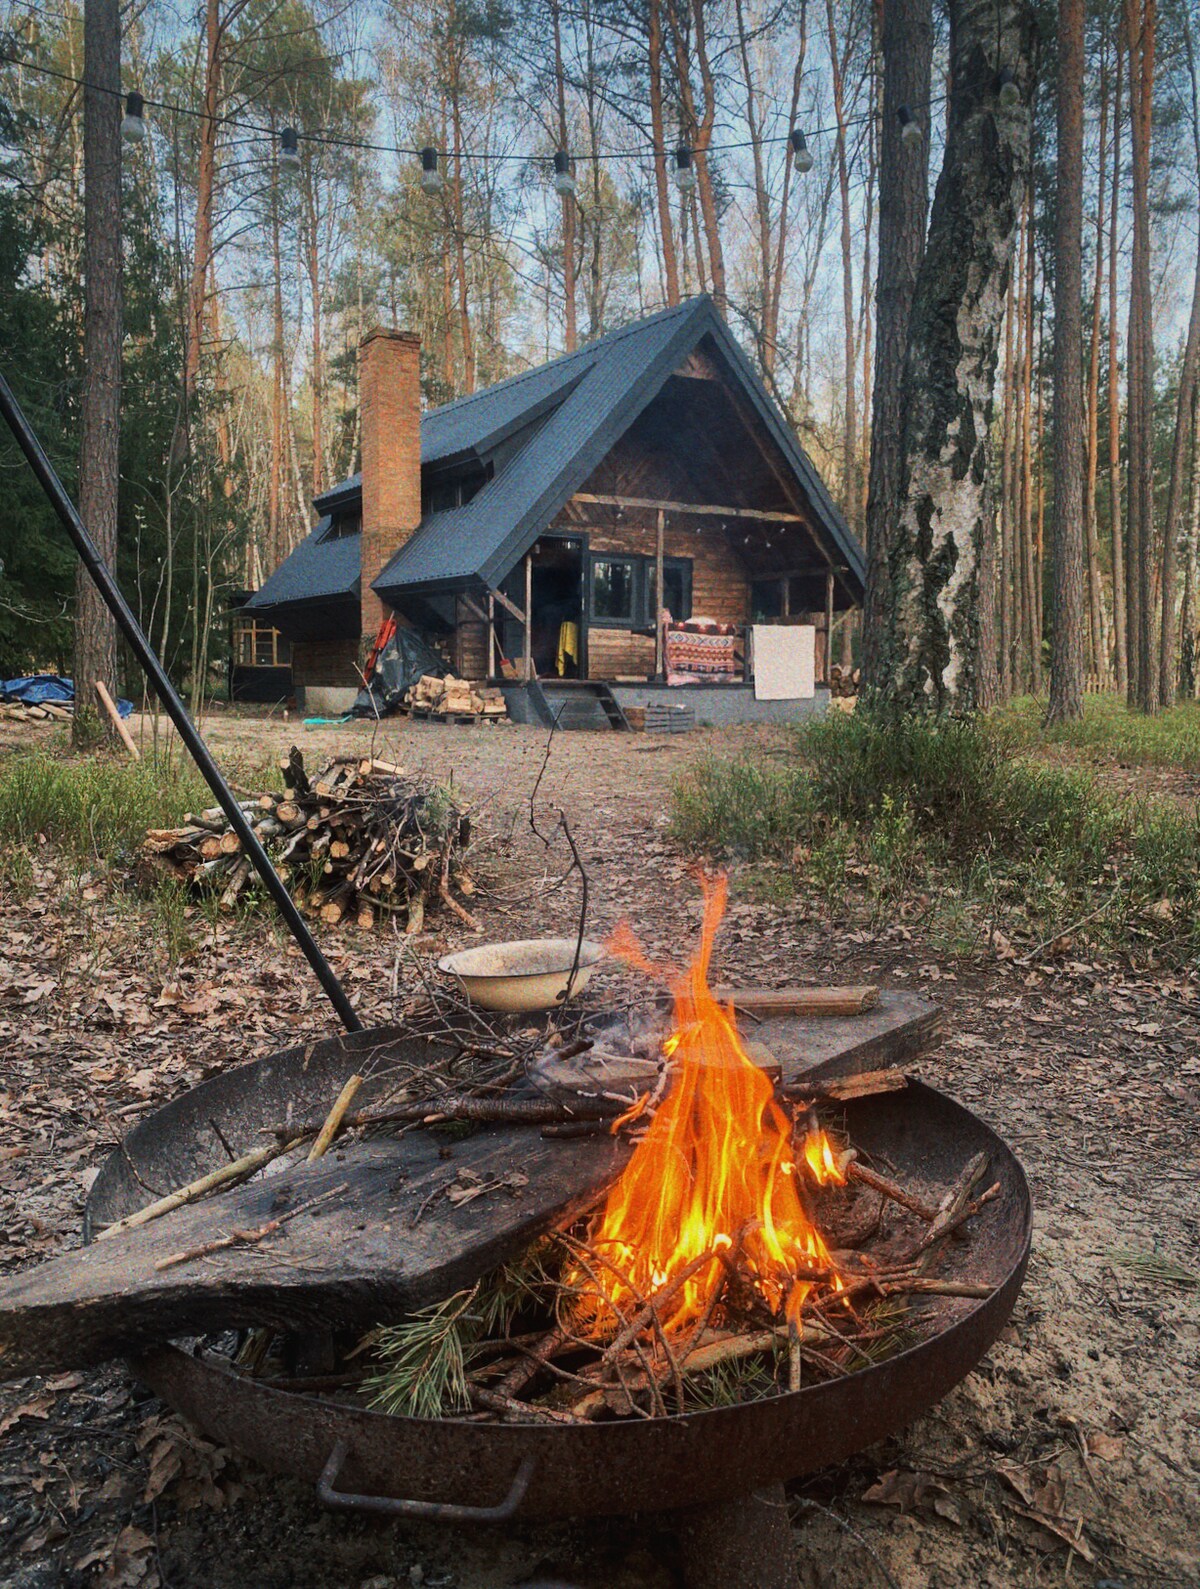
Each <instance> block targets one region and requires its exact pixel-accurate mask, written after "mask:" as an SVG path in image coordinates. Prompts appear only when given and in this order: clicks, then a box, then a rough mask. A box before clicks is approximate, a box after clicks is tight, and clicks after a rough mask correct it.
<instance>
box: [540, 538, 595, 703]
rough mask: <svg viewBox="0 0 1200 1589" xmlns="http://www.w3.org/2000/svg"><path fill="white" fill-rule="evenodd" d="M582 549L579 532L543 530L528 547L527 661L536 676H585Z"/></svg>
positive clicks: (584, 551)
mask: <svg viewBox="0 0 1200 1589" xmlns="http://www.w3.org/2000/svg"><path fill="white" fill-rule="evenodd" d="M585 553H586V546H585V544H584V537H583V536H581V535H543V536H542V538H541V539H540V540H539V541H538V542H537V544H536V545H535V546H534V548H533V569H532V573H533V579H532V589H533V602H532V611H533V665H534V668H535V669H536V670H537V676H538V678H540V679H584V678H586V677H587V610H586V607H585V605H584V567H585V563H586V558H585Z"/></svg>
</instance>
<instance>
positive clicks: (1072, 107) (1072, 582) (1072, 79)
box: [1046, 0, 1084, 723]
mask: <svg viewBox="0 0 1200 1589" xmlns="http://www.w3.org/2000/svg"><path fill="white" fill-rule="evenodd" d="M1083 6H1084V0H1058V202H1057V205H1056V210H1055V237H1054V630H1053V633H1052V635H1051V653H1050V705H1049V707H1048V709H1047V712H1046V721H1047V722H1048V723H1062V722H1066V721H1067V720H1068V719H1070V718H1076V717H1082V716H1083V683H1084V655H1083V639H1084V630H1083V533H1084V532H1083V450H1084V429H1083V327H1082V325H1081V323H1080V308H1081V305H1082V302H1083Z"/></svg>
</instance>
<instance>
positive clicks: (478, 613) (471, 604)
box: [458, 595, 488, 623]
mask: <svg viewBox="0 0 1200 1589" xmlns="http://www.w3.org/2000/svg"><path fill="white" fill-rule="evenodd" d="M458 599H459V601H461V602H462V604H463V606H464V607H465V608H466V609H467V611H468V612H469V613H473V614H474V615H475V617H476V618H478V619H479V621H480V623H487V621H488V615H487V613H486V612H484V610H483V608H482V607H481V606H480V605H479V603H478V602H477V601H475V599H474V598H473V597H471V596H463V595H460V596H459V598H458Z"/></svg>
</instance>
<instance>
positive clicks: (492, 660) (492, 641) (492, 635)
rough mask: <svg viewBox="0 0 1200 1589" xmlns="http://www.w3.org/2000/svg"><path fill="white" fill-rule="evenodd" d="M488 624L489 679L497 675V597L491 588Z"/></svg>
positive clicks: (489, 592)
mask: <svg viewBox="0 0 1200 1589" xmlns="http://www.w3.org/2000/svg"><path fill="white" fill-rule="evenodd" d="M487 626H488V659H487V670H488V674H487V676H488V678H489V679H494V678H495V677H496V598H495V597H494V596H493V595H492V593H491V591H490V590H489V591H488V610H487Z"/></svg>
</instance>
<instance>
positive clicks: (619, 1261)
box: [575, 878, 845, 1334]
mask: <svg viewBox="0 0 1200 1589" xmlns="http://www.w3.org/2000/svg"><path fill="white" fill-rule="evenodd" d="M725 897H726V884H725V881H724V879H723V878H722V879H720V880H719V881H718V882H716V883H714V884H712V885H709V886H707V887H706V891H705V912H704V921H703V927H702V933H701V943H700V949H699V952H698V954H697V955H696V958H695V960H694V961H693V963H692V965H691V967H690V968H689V970H688V971H687V972H686V974H685V975H683V976H682V977H679V978H678V979H677V980H676V985H675V989H674V993H675V1012H674V1013H675V1021H674V1030H673V1031H672V1033H671V1035H670V1036H669V1037H668V1038H667V1040H666V1042H665V1043H664V1045H663V1052H664V1055H665V1057H666V1058H667V1060H668V1062H669V1064H670V1067H671V1070H672V1071H673V1079H672V1083H671V1086H670V1088H669V1091H668V1092H667V1095H666V1098H665V1099H664V1101H663V1102H662V1104H661V1105H660V1106H659V1107H658V1109H657V1111H656V1112H655V1113H654V1115H653V1118H652V1119H651V1120H650V1124H649V1126H648V1128H647V1129H646V1132H645V1135H644V1136H643V1137H642V1140H641V1141H640V1143H639V1144H638V1147H637V1150H636V1152H635V1153H634V1155H633V1158H632V1159H631V1160H630V1162H629V1164H628V1166H627V1167H626V1169H625V1171H624V1173H623V1174H622V1176H621V1178H620V1180H619V1181H618V1182H617V1184H616V1186H614V1187H613V1189H612V1191H611V1192H610V1193H609V1196H608V1200H607V1203H606V1205H605V1208H604V1212H603V1215H602V1216H601V1218H600V1221H599V1224H598V1226H597V1229H596V1231H595V1234H594V1236H593V1237H592V1238H591V1239H592V1244H593V1246H594V1247H595V1249H596V1251H597V1252H598V1253H599V1254H601V1255H602V1256H603V1258H604V1260H605V1266H604V1268H603V1269H602V1271H601V1274H600V1277H599V1278H600V1290H601V1292H602V1297H603V1300H604V1301H605V1302H607V1304H608V1308H607V1309H605V1308H604V1307H602V1306H601V1305H600V1304H601V1298H599V1297H598V1298H597V1299H596V1318H595V1325H596V1328H597V1330H598V1331H602V1330H603V1329H604V1314H605V1312H606V1311H607V1312H608V1313H609V1314H615V1315H618V1316H619V1315H620V1313H621V1310H622V1309H623V1308H627V1307H629V1306H631V1305H643V1304H645V1302H646V1299H647V1298H649V1297H651V1296H654V1297H655V1298H656V1299H658V1300H657V1302H656V1308H657V1311H658V1314H659V1317H660V1320H661V1322H662V1325H663V1328H664V1330H665V1331H666V1332H667V1333H668V1334H678V1333H679V1332H680V1331H682V1330H683V1329H685V1328H686V1326H688V1325H689V1324H694V1323H695V1322H696V1321H697V1320H700V1319H707V1318H708V1316H709V1315H710V1313H711V1312H712V1309H713V1307H714V1305H715V1303H716V1301H717V1298H718V1296H719V1294H720V1292H721V1291H722V1289H723V1288H724V1285H725V1282H726V1280H727V1279H728V1278H729V1275H730V1273H731V1269H732V1268H734V1267H737V1268H738V1269H740V1274H741V1278H742V1279H743V1280H744V1282H745V1283H746V1284H747V1285H750V1286H752V1287H753V1289H754V1290H755V1292H756V1293H757V1295H758V1298H759V1300H760V1301H761V1302H762V1303H763V1304H764V1305H765V1306H766V1307H767V1308H768V1309H769V1311H770V1312H771V1313H772V1314H773V1315H777V1314H781V1313H786V1315H787V1317H788V1318H789V1319H793V1320H796V1319H798V1318H799V1315H800V1310H801V1307H802V1306H803V1304H804V1300H805V1298H806V1297H807V1296H808V1295H809V1293H810V1292H811V1291H812V1290H813V1289H814V1287H817V1286H825V1287H831V1288H833V1289H840V1286H841V1281H840V1279H839V1277H838V1274H837V1271H836V1268H835V1267H834V1264H833V1260H832V1258H831V1256H830V1253H829V1249H828V1248H827V1246H826V1244H825V1242H824V1240H823V1239H822V1237H821V1234H820V1232H819V1231H818V1229H817V1227H816V1224H815V1223H814V1219H813V1214H812V1210H811V1207H810V1206H806V1205H807V1204H808V1202H809V1200H808V1199H807V1198H806V1195H805V1188H804V1184H803V1178H804V1172H805V1170H807V1171H808V1173H809V1174H810V1175H811V1176H812V1179H813V1182H814V1184H816V1185H818V1186H825V1185H829V1184H831V1183H834V1182H837V1183H843V1182H844V1180H845V1177H844V1176H843V1175H842V1173H841V1172H840V1170H839V1169H838V1167H837V1162H836V1159H835V1156H834V1153H833V1150H832V1147H831V1145H830V1142H829V1139H828V1137H827V1136H826V1135H825V1133H824V1132H823V1131H821V1130H820V1129H818V1128H814V1129H813V1130H812V1131H811V1132H806V1133H805V1139H804V1142H803V1151H802V1155H799V1156H798V1154H797V1151H796V1144H795V1142H794V1134H795V1127H794V1121H793V1120H792V1119H791V1118H790V1117H789V1115H788V1114H787V1113H786V1111H785V1110H784V1108H783V1107H782V1106H781V1104H780V1102H779V1101H778V1100H777V1099H776V1097H775V1089H774V1086H773V1084H772V1082H771V1080H770V1079H769V1078H768V1076H767V1075H766V1073H765V1072H764V1071H763V1070H761V1069H760V1068H759V1067H758V1066H757V1065H755V1064H754V1062H753V1061H752V1060H751V1059H750V1058H749V1057H748V1056H747V1054H746V1052H745V1050H744V1048H743V1047H742V1044H741V1040H740V1038H739V1037H738V1032H737V1027H736V1024H735V1020H734V1014H733V1011H732V1010H730V1009H722V1008H721V1006H720V1005H719V1004H718V1003H717V1001H716V999H715V998H714V997H713V994H712V991H711V989H710V988H709V983H708V973H709V966H710V963H711V959H712V946H713V940H714V938H715V936H716V932H717V928H718V926H719V925H720V921H721V917H722V915H723V914H724V909H725ZM619 947H621V948H622V949H623V950H624V952H625V953H626V954H627V956H628V957H629V958H632V959H634V960H635V962H636V963H641V964H642V965H644V966H645V967H646V968H647V969H649V970H654V968H653V967H650V966H649V964H648V962H646V960H645V957H644V956H642V955H641V953H640V950H638V949H637V947H636V945H634V944H633V943H631V942H630V940H629V938H628V936H627V935H623V936H622V938H621V939H620V940H619ZM642 1108H643V1102H639V1104H638V1105H635V1106H634V1109H633V1110H632V1111H631V1112H630V1116H629V1117H627V1118H629V1119H633V1120H636V1119H637V1118H638V1116H639V1115H640V1114H641V1111H642ZM575 1278H576V1279H578V1274H577V1275H576V1277H575Z"/></svg>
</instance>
